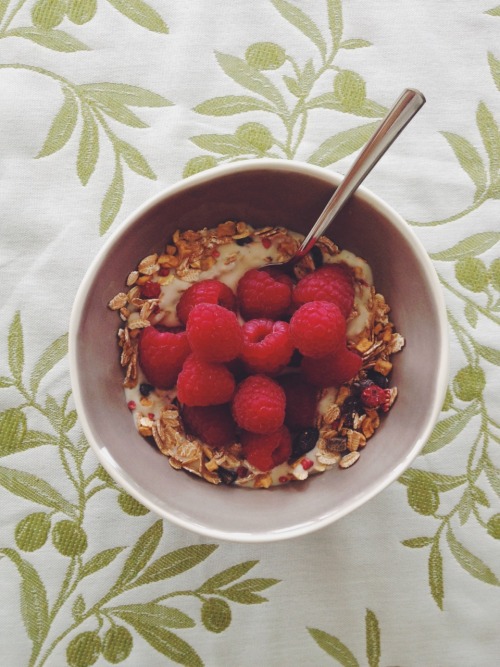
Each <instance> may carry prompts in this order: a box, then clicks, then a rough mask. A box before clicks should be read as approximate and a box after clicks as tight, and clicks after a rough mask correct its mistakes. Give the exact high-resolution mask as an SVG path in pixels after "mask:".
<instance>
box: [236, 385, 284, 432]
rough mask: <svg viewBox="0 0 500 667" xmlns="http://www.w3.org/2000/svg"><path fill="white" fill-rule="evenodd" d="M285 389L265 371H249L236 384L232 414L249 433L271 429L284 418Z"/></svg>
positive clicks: (269, 430) (276, 426)
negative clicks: (257, 373)
mask: <svg viewBox="0 0 500 667" xmlns="http://www.w3.org/2000/svg"><path fill="white" fill-rule="evenodd" d="M285 401H286V399H285V392H284V391H283V389H282V388H281V387H280V386H279V384H278V383H277V382H274V380H271V378H269V377H267V376H265V375H251V376H250V377H248V378H246V379H245V380H243V382H241V383H240V384H239V385H238V388H237V389H236V393H235V395H234V399H233V417H234V419H235V421H236V423H237V424H238V426H240V427H241V428H243V429H245V431H250V432H251V433H272V432H273V431H276V430H277V429H279V428H280V427H281V426H282V425H283V422H284V419H285Z"/></svg>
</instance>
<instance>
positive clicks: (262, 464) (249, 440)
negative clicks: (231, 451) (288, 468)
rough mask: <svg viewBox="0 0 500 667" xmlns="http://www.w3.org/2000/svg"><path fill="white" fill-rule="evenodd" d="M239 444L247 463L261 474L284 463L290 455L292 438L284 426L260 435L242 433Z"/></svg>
mask: <svg viewBox="0 0 500 667" xmlns="http://www.w3.org/2000/svg"><path fill="white" fill-rule="evenodd" d="M241 444H242V446H243V454H244V456H245V458H246V459H247V461H248V462H249V463H250V464H251V465H253V466H255V467H256V468H258V469H259V470H262V471H263V472H266V471H267V470H271V469H272V468H274V467H275V466H278V465H280V463H284V462H285V461H287V460H288V459H289V458H290V455H291V453H292V438H291V436H290V431H289V430H288V429H287V427H286V426H282V427H281V428H280V429H278V430H277V431H274V432H273V433H266V434H260V435H257V434H255V433H249V432H248V431H243V432H242V434H241Z"/></svg>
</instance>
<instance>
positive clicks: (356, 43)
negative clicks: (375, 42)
mask: <svg viewBox="0 0 500 667" xmlns="http://www.w3.org/2000/svg"><path fill="white" fill-rule="evenodd" d="M367 46H372V43H371V42H368V41H367V40H366V39H346V40H345V42H342V43H341V44H340V48H341V49H364V48H366V47H367Z"/></svg>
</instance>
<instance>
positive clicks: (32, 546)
mask: <svg viewBox="0 0 500 667" xmlns="http://www.w3.org/2000/svg"><path fill="white" fill-rule="evenodd" d="M49 530H50V518H49V516H48V514H45V512H34V513H33V514H28V516H25V517H24V519H22V520H21V521H20V522H19V523H18V524H17V526H16V530H15V533H14V537H15V540H16V544H17V546H18V547H19V549H21V550H22V551H36V550H37V549H40V548H41V547H43V545H44V544H45V542H46V541H47V537H48V535H49Z"/></svg>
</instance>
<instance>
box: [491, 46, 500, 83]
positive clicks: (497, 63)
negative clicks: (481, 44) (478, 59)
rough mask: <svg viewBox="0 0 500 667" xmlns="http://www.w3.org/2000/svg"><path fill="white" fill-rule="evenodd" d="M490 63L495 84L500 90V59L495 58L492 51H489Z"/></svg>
mask: <svg viewBox="0 0 500 667" xmlns="http://www.w3.org/2000/svg"><path fill="white" fill-rule="evenodd" d="M488 64H489V66H490V72H491V76H492V77H493V81H494V82H495V86H496V87H497V88H498V90H500V60H498V58H495V56H494V55H493V54H492V53H488Z"/></svg>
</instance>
